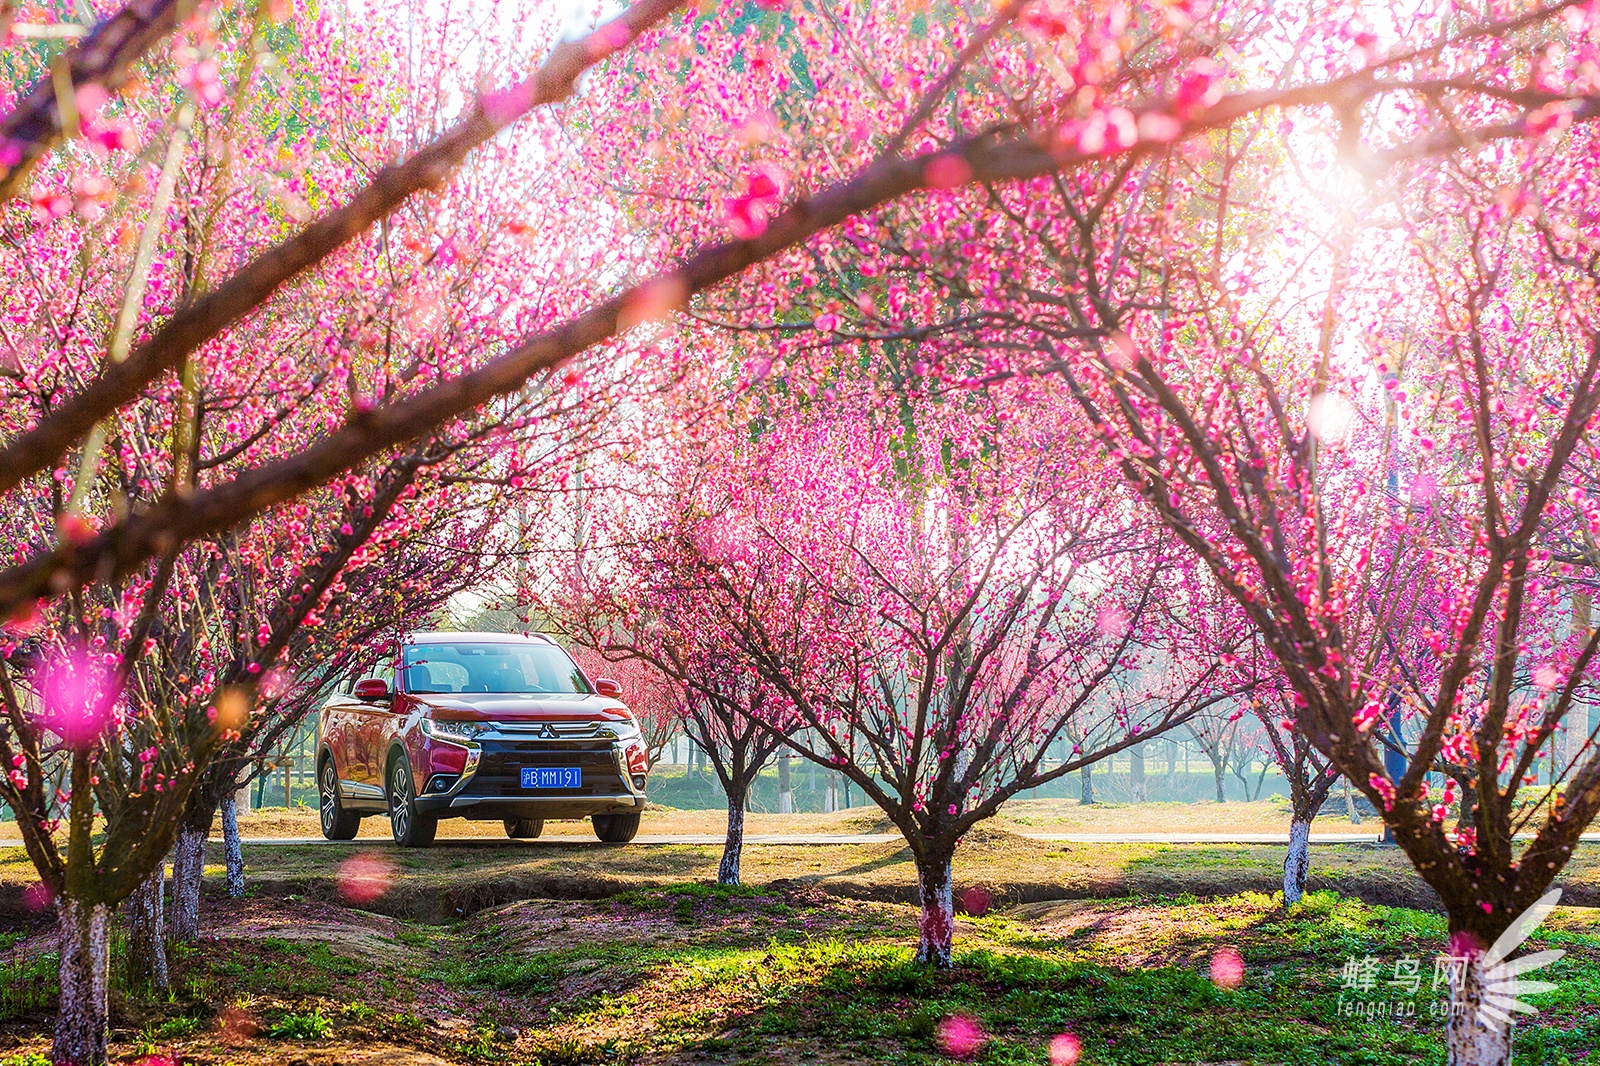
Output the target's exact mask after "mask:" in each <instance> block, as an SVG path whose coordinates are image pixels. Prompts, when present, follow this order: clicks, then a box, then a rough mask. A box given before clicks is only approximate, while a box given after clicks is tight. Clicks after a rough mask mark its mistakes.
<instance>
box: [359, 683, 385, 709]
mask: <svg viewBox="0 0 1600 1066" xmlns="http://www.w3.org/2000/svg"><path fill="white" fill-rule="evenodd" d="M388 698H389V682H387V681H385V680H383V678H381V677H365V678H362V679H361V680H360V681H357V682H356V699H358V700H362V701H364V702H366V703H377V702H379V701H380V700H386V699H388Z"/></svg>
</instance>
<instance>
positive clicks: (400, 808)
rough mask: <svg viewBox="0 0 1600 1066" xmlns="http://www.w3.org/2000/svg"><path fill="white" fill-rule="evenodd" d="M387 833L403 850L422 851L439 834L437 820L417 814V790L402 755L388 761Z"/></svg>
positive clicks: (409, 766)
mask: <svg viewBox="0 0 1600 1066" xmlns="http://www.w3.org/2000/svg"><path fill="white" fill-rule="evenodd" d="M388 791H389V830H390V832H392V833H393V834H394V842H395V843H396V844H399V845H400V846H401V847H402V848H425V847H427V846H428V845H430V844H432V843H433V835H434V834H435V833H437V832H438V831H439V819H437V818H430V817H428V816H427V815H425V814H418V813H417V790H416V786H414V785H413V784H412V783H411V764H410V761H409V760H407V759H406V757H405V756H404V755H400V756H398V757H396V758H393V759H391V760H390V762H389V790H388Z"/></svg>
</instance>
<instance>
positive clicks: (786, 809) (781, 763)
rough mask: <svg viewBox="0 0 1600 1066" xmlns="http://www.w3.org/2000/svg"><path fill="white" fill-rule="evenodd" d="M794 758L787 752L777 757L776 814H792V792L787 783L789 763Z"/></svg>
mask: <svg viewBox="0 0 1600 1066" xmlns="http://www.w3.org/2000/svg"><path fill="white" fill-rule="evenodd" d="M793 758H794V757H793V756H792V755H790V754H789V753H788V752H784V753H783V754H781V755H779V756H778V813H779V814H793V813H794V790H793V788H792V786H791V785H790V783H789V763H790V761H791V760H792V759H793Z"/></svg>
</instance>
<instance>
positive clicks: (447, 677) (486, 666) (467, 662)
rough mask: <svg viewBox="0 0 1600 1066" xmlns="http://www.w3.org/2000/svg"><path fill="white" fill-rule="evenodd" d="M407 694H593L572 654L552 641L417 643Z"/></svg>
mask: <svg viewBox="0 0 1600 1066" xmlns="http://www.w3.org/2000/svg"><path fill="white" fill-rule="evenodd" d="M404 670H405V678H406V680H405V684H406V691H407V692H417V693H428V692H433V693H439V692H517V693H543V692H588V691H589V685H588V683H587V682H585V681H584V679H583V675H582V674H581V673H579V672H578V667H577V665H576V664H574V663H573V661H572V660H571V658H569V657H568V656H567V653H566V652H564V651H562V650H561V649H560V648H557V647H555V646H554V645H550V644H472V643H460V644H454V643H452V644H413V645H411V646H409V647H407V648H406V650H405V661H404Z"/></svg>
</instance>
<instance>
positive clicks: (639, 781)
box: [633, 774, 644, 792]
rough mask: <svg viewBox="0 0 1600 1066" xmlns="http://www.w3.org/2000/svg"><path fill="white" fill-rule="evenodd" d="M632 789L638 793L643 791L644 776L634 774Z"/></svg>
mask: <svg viewBox="0 0 1600 1066" xmlns="http://www.w3.org/2000/svg"><path fill="white" fill-rule="evenodd" d="M633 787H634V788H636V789H638V790H639V791H640V792H643V791H644V775H643V774H634V775H633Z"/></svg>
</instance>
